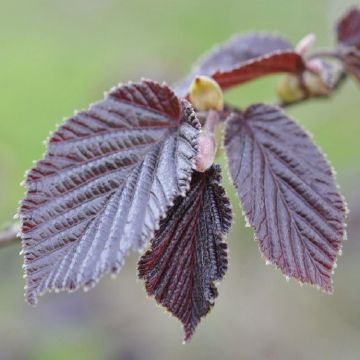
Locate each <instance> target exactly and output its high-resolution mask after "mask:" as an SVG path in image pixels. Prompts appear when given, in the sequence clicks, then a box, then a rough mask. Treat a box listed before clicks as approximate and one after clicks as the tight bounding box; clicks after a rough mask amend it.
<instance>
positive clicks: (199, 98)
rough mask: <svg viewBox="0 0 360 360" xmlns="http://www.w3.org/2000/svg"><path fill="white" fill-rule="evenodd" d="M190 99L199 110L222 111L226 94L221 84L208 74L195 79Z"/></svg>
mask: <svg viewBox="0 0 360 360" xmlns="http://www.w3.org/2000/svg"><path fill="white" fill-rule="evenodd" d="M189 99H190V101H191V103H192V105H193V106H194V108H195V109H196V110H198V111H208V110H218V111H220V110H223V108H224V95H223V92H222V90H221V88H220V86H219V84H218V83H217V82H216V81H215V80H213V79H211V78H209V77H207V76H197V77H196V78H195V79H194V81H193V82H192V83H191V85H190V88H189Z"/></svg>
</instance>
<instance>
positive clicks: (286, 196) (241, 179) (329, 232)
mask: <svg viewBox="0 0 360 360" xmlns="http://www.w3.org/2000/svg"><path fill="white" fill-rule="evenodd" d="M225 147H226V151H227V155H228V158H229V167H230V173H231V176H232V179H233V182H234V184H235V186H236V189H237V192H238V195H239V197H240V200H241V204H242V208H243V211H244V214H245V216H246V218H247V221H248V222H249V224H250V225H251V226H252V227H253V228H254V229H255V234H256V238H257V240H258V241H259V244H260V249H261V252H262V253H263V254H264V255H265V257H266V258H267V259H268V261H270V262H272V263H274V264H276V265H277V266H278V267H279V268H280V269H281V271H282V272H283V273H284V274H285V275H286V276H289V277H290V276H291V277H294V278H296V279H298V280H299V281H301V282H305V283H310V284H314V285H317V286H320V287H322V288H323V289H324V290H326V291H328V292H331V291H332V280H331V274H332V271H333V268H334V265H335V261H336V257H337V255H338V253H339V251H340V248H341V245H342V240H343V238H344V236H345V225H344V219H345V214H346V206H345V204H344V200H343V198H342V197H341V196H340V194H339V193H338V191H337V187H336V184H335V180H334V176H333V173H332V171H331V167H330V165H329V164H328V163H327V161H326V160H325V158H324V156H323V155H322V153H321V152H320V151H319V149H318V148H317V147H316V146H315V145H314V143H313V142H312V140H311V138H310V137H309V135H308V134H307V133H306V132H305V131H304V130H303V129H302V128H301V127H300V126H299V125H297V124H296V123H295V122H294V121H293V120H291V119H289V118H288V117H287V116H286V115H285V114H284V113H283V112H282V111H281V110H280V109H279V108H277V107H274V106H269V105H262V104H259V105H254V106H251V107H249V108H248V109H247V110H246V111H245V112H243V113H234V114H232V115H231V116H230V117H229V118H228V120H227V123H226V131H225Z"/></svg>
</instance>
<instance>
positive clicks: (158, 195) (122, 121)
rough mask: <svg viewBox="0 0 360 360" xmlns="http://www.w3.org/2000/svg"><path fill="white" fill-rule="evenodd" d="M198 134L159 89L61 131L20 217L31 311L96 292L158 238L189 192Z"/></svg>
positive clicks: (123, 90)
mask: <svg viewBox="0 0 360 360" xmlns="http://www.w3.org/2000/svg"><path fill="white" fill-rule="evenodd" d="M198 129H199V123H198V120H197V119H196V117H195V114H194V112H193V110H192V108H191V106H190V105H189V104H188V103H187V102H186V101H180V100H179V99H178V98H177V97H176V96H175V95H174V93H173V92H172V91H171V90H170V89H169V88H168V87H167V86H166V85H160V84H157V83H155V82H152V81H143V82H141V83H138V84H129V85H123V86H119V87H117V88H115V89H113V90H111V91H110V93H109V94H108V95H107V96H106V97H105V99H104V100H102V101H100V102H98V103H96V104H94V105H92V106H90V108H89V109H88V110H86V111H82V112H79V113H77V114H75V115H74V116H73V117H72V118H70V119H68V120H67V121H66V122H65V123H64V124H63V125H62V126H60V127H59V129H58V130H57V131H56V132H55V133H54V134H53V135H52V136H51V138H50V139H49V142H48V148H47V152H46V154H45V156H44V158H43V160H40V161H39V162H38V163H37V164H36V165H35V166H34V168H32V169H31V170H30V171H29V173H28V175H27V179H26V187H27V189H28V192H27V194H26V197H25V199H24V201H23V202H22V205H21V208H20V210H19V215H20V217H21V219H22V234H21V237H22V244H23V253H24V257H25V273H26V277H27V280H26V296H27V300H28V301H29V302H30V303H35V302H36V299H37V296H38V295H39V294H41V293H43V292H44V291H47V290H53V289H54V290H64V289H67V290H74V289H77V288H78V287H79V286H85V287H89V286H92V285H94V284H95V282H96V281H97V280H98V279H99V277H100V276H101V275H102V274H103V273H105V272H112V273H116V272H118V271H119V270H120V268H121V266H122V264H123V262H124V257H125V256H126V254H127V253H128V251H129V250H130V249H140V248H142V247H143V246H144V245H145V244H146V242H147V241H148V240H150V238H151V237H152V236H153V233H154V230H155V228H156V227H157V226H158V223H159V221H160V218H161V217H163V216H164V215H165V212H166V211H167V209H168V207H169V206H170V205H171V204H172V202H173V201H174V200H175V199H176V198H177V197H178V196H179V195H181V194H185V192H186V191H187V189H188V187H189V184H190V179H191V173H192V169H193V166H194V161H195V156H196V153H197V151H196V148H197V139H198V133H199V130H198Z"/></svg>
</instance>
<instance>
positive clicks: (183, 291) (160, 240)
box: [138, 165, 232, 340]
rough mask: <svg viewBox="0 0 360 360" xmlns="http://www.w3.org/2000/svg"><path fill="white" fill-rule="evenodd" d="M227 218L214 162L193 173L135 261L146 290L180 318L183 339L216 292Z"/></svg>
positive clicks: (187, 337)
mask: <svg viewBox="0 0 360 360" xmlns="http://www.w3.org/2000/svg"><path fill="white" fill-rule="evenodd" d="M231 219H232V215H231V209H230V204H229V200H228V199H227V197H226V195H225V191H224V189H223V188H222V186H221V170H220V167H219V166H218V165H213V166H212V167H211V168H210V169H209V170H208V171H206V172H205V173H199V172H195V173H193V178H192V181H191V186H190V190H189V192H188V193H187V195H186V197H179V198H178V199H177V200H176V201H175V205H174V206H173V207H172V209H171V210H170V211H169V213H168V215H167V217H166V218H165V219H164V220H162V221H161V224H160V229H159V230H158V231H157V232H156V234H155V238H154V239H153V240H152V241H151V248H150V249H149V250H148V251H147V252H146V253H145V254H144V255H143V256H142V258H141V259H140V261H139V265H138V268H139V277H140V278H142V279H144V280H145V287H146V291H147V293H148V294H149V295H152V296H154V297H155V299H156V301H157V302H158V303H160V304H161V305H163V306H164V307H165V308H166V309H167V310H168V311H170V313H171V314H173V315H174V316H176V317H177V318H178V319H179V320H180V321H181V322H182V323H183V325H184V331H185V340H190V338H191V336H192V335H193V333H194V331H195V328H196V326H197V324H198V323H199V321H200V319H201V317H203V316H205V315H206V314H207V313H208V312H209V311H210V309H211V307H212V306H213V303H214V299H215V298H216V296H217V289H216V287H215V284H214V281H219V280H221V279H222V278H223V276H224V274H225V272H226V269H227V263H228V260H227V246H226V243H225V242H224V240H223V237H224V235H225V234H226V233H227V232H228V231H229V228H230V225H231Z"/></svg>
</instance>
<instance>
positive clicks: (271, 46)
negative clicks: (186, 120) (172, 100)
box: [175, 33, 301, 96]
mask: <svg viewBox="0 0 360 360" xmlns="http://www.w3.org/2000/svg"><path fill="white" fill-rule="evenodd" d="M279 52H286V53H293V49H292V46H291V44H290V43H289V42H288V41H287V40H286V39H284V38H283V37H281V36H279V35H273V34H267V33H264V34H261V33H260V34H258V33H250V34H246V35H243V36H235V37H233V38H232V39H230V40H229V41H228V42H226V43H225V44H223V45H221V46H218V47H216V48H215V49H214V50H212V51H211V52H210V53H209V54H207V55H205V56H204V57H203V58H201V59H200V60H199V61H198V63H197V64H196V65H195V66H194V68H193V70H192V71H191V73H190V74H189V75H188V76H187V77H186V78H185V79H184V80H182V81H180V82H179V83H178V84H176V85H175V92H176V93H177V94H178V95H179V96H186V94H187V91H188V88H189V86H190V84H191V82H192V81H193V79H194V78H195V77H196V76H197V75H205V76H209V77H212V76H213V75H214V74H216V73H222V74H226V73H232V72H233V71H234V70H237V71H240V68H241V66H242V65H244V64H247V63H248V62H249V60H255V59H257V60H259V58H262V57H264V56H267V55H269V54H273V53H279ZM294 54H295V53H294ZM295 57H296V61H295V62H299V61H300V60H301V57H300V56H299V55H297V54H295V55H293V56H292V57H290V58H289V59H288V60H289V61H291V62H292V63H293V62H294V58H295ZM276 59H279V58H276ZM299 59H300V60H299ZM284 60H285V59H282V60H281V62H280V64H278V65H277V67H276V69H277V70H278V71H283V72H286V71H288V70H287V69H288V66H290V67H291V68H292V67H293V66H294V65H287V64H286V66H285V68H284V69H283V70H280V68H281V66H283V65H284ZM273 66H275V65H274V63H273ZM292 72H293V71H292ZM267 74H268V72H265V73H264V74H259V73H257V76H260V75H267ZM251 79H252V78H250V77H248V78H247V80H245V81H248V80H251ZM240 81H241V82H244V80H243V78H240ZM220 85H221V84H220ZM232 85H235V83H234V84H232ZM227 87H229V86H227Z"/></svg>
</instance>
